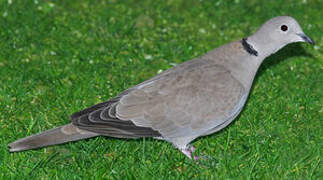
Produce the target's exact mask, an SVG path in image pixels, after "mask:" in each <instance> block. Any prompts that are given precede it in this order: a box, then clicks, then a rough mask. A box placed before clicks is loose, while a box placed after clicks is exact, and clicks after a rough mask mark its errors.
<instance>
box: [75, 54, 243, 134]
mask: <svg viewBox="0 0 323 180" xmlns="http://www.w3.org/2000/svg"><path fill="white" fill-rule="evenodd" d="M243 94H245V92H244V88H243V86H242V85H241V83H240V82H239V81H237V80H236V79H235V78H234V77H233V76H232V75H231V73H230V71H229V70H228V69H226V68H225V67H224V66H222V65H218V64H216V63H215V62H214V61H211V60H205V59H196V60H191V61H187V62H185V63H183V64H181V65H179V66H177V67H175V68H172V69H170V70H167V71H165V72H164V73H161V74H159V75H158V76H156V77H154V78H152V79H150V80H148V81H145V82H143V83H141V84H139V85H137V86H135V87H133V88H131V89H128V90H126V91H125V92H123V93H121V94H119V95H118V96H117V97H116V98H113V99H111V100H109V101H107V102H104V103H101V104H98V105H96V106H93V107H91V108H88V109H86V110H83V111H81V112H79V113H76V114H74V115H72V121H73V124H74V125H76V126H78V127H79V128H80V129H85V130H88V131H92V132H95V133H99V134H102V135H108V136H115V137H142V136H163V137H168V138H173V137H182V136H186V135H194V134H203V133H205V132H206V131H207V130H209V129H211V128H214V127H216V126H218V125H221V124H223V123H224V122H226V121H228V120H231V119H232V113H234V112H235V111H236V108H237V107H236V106H237V104H239V101H240V99H241V97H242V96H243ZM230 118H231V119H230Z"/></svg>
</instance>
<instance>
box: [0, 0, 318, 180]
mask: <svg viewBox="0 0 323 180" xmlns="http://www.w3.org/2000/svg"><path fill="white" fill-rule="evenodd" d="M322 9H323V4H322V2H320V1H318V0H317V1H315V0H312V1H310V0H307V1H306V0H303V1H295V0H284V1H283V0H282V1H263V2H260V1H252V0H235V1H234V2H229V1H224V0H219V1H206V0H199V1H197V0H160V1H158V0H154V1H153V0H152V1H149V0H137V1H135V0H127V1H117V0H110V1H103V0H102V1H99V0H95V1H90V0H89V1H76V0H68V1H67V0H59V1H41V0H33V1H15V0H8V1H5V0H2V1H0V49H1V50H0V127H1V130H0V145H1V146H0V179H23V178H28V179H100V178H105V179H191V178H194V179H280V178H282V179H322V177H323V168H322V162H321V161H322V160H321V158H322V154H321V151H322V147H323V146H322V137H323V134H322V127H323V125H322V120H323V118H322V117H323V114H322V113H323V109H322V104H323V99H322V97H323V96H322V95H323V94H322V91H323V90H322V87H323V84H322V79H323V74H322V70H323V63H322V59H323V55H322V54H323V51H322V45H323V44H322V40H323V37H322V30H323V22H322V17H323V11H322ZM278 15H290V16H293V17H294V18H295V19H297V20H298V21H299V23H300V25H301V26H302V28H303V30H304V32H305V33H306V34H307V35H309V36H310V37H311V38H313V39H314V40H315V41H316V45H315V46H310V45H308V44H305V43H298V44H291V45H289V46H287V47H285V48H283V49H282V50H280V51H279V52H278V53H277V54H275V55H273V56H271V57H269V58H267V59H266V60H265V62H264V63H263V65H262V66H261V68H260V70H259V72H258V74H257V76H256V79H255V81H254V85H253V88H252V91H251V94H250V98H249V100H248V102H247V104H246V106H245V108H244V110H243V112H242V113H241V115H240V116H239V117H238V118H237V119H236V120H235V121H234V123H232V124H231V125H230V126H229V127H228V128H226V129H224V130H222V131H220V132H218V133H215V134H213V135H210V136H207V137H202V138H199V139H197V140H196V141H194V142H193V145H194V146H195V147H196V148H197V151H198V152H199V153H202V154H206V155H209V156H212V157H213V158H214V159H211V160H204V161H200V162H194V161H191V160H189V159H187V158H186V157H185V156H184V155H182V154H181V153H180V152H179V151H178V150H176V149H174V148H173V147H172V145H171V144H168V143H166V142H163V141H158V140H154V139H150V138H146V139H139V140H122V139H114V138H104V137H97V138H93V139H89V140H83V141H78V142H73V143H68V144H64V145H57V146H51V147H47V148H43V149H38V150H31V151H25V152H20V153H9V151H8V148H7V144H8V143H10V142H12V141H14V140H16V139H18V138H22V137H25V136H27V135H31V134H34V133H37V132H40V131H44V130H47V129H50V128H53V127H56V126H59V125H63V124H66V123H68V122H69V115H70V114H72V113H73V112H76V111H79V110H82V109H83V108H86V107H88V106H91V105H94V104H95V103H99V102H102V101H104V100H107V99H109V98H111V97H113V96H115V95H117V94H118V93H119V92H120V91H122V90H125V89H127V88H129V87H132V86H133V85H136V84H138V83H140V82H142V81H144V80H146V79H149V78H151V77H153V76H155V75H156V74H157V73H159V72H161V71H163V70H166V69H168V68H170V67H172V66H174V65H176V64H179V63H181V62H184V61H186V60H189V59H192V58H195V57H198V56H200V55H203V54H204V53H206V52H207V51H209V50H211V49H213V48H216V47H218V46H220V45H222V44H225V43H228V42H230V41H233V40H237V39H241V38H242V37H246V36H248V35H250V34H251V33H253V32H255V31H256V30H257V28H258V27H259V26H260V25H261V24H262V23H263V22H265V21H266V20H268V19H269V18H271V17H274V16H278Z"/></svg>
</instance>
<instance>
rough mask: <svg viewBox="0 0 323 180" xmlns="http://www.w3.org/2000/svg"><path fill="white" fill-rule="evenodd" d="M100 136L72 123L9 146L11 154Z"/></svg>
mask: <svg viewBox="0 0 323 180" xmlns="http://www.w3.org/2000/svg"><path fill="white" fill-rule="evenodd" d="M95 136H98V134H96V133H92V132H89V131H85V130H81V129H79V128H77V127H76V126H74V125H73V124H72V123H70V124H67V125H65V126H60V127H57V128H54V129H50V130H47V131H44V132H41V133H38V134H35V135H32V136H28V137H25V138H22V139H19V140H17V141H15V142H13V143H11V144H9V148H10V149H9V151H10V152H17V151H24V150H29V149H36V148H40V147H44V146H50V145H55V144H62V143H66V142H70V141H77V140H81V139H87V138H91V137H95Z"/></svg>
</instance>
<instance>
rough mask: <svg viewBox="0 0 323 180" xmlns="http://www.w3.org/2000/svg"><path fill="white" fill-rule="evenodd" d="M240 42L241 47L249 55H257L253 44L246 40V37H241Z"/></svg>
mask: <svg viewBox="0 0 323 180" xmlns="http://www.w3.org/2000/svg"><path fill="white" fill-rule="evenodd" d="M241 44H242V46H243V49H244V50H246V51H247V52H248V53H249V54H250V55H253V56H258V51H256V50H255V49H254V48H253V46H252V45H251V44H249V43H248V42H247V38H242V40H241Z"/></svg>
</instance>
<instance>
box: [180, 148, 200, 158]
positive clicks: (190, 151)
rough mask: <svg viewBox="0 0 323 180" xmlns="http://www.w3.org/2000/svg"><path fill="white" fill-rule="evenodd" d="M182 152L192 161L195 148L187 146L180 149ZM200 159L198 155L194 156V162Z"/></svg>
mask: <svg viewBox="0 0 323 180" xmlns="http://www.w3.org/2000/svg"><path fill="white" fill-rule="evenodd" d="M180 150H181V152H182V153H183V154H184V155H185V156H186V157H188V158H190V159H192V155H193V153H194V151H195V147H194V146H192V145H188V146H185V147H184V148H180ZM197 159H198V157H197V156H196V155H194V156H193V160H197Z"/></svg>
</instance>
